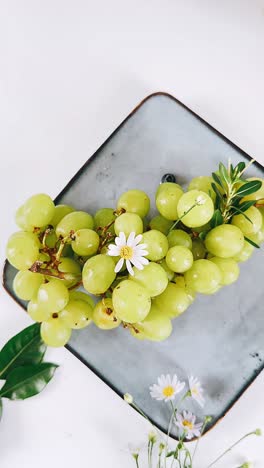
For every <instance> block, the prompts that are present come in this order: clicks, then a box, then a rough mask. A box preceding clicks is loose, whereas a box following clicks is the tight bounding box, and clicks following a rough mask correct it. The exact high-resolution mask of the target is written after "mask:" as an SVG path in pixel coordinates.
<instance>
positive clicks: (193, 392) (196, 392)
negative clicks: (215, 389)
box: [191, 387, 199, 395]
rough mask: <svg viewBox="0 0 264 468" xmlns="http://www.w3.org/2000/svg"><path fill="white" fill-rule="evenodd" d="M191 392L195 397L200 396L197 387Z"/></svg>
mask: <svg viewBox="0 0 264 468" xmlns="http://www.w3.org/2000/svg"><path fill="white" fill-rule="evenodd" d="M191 392H192V394H193V395H199V392H198V390H197V388H196V387H193V388H192V389H191Z"/></svg>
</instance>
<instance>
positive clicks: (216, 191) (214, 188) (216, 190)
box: [211, 182, 223, 200]
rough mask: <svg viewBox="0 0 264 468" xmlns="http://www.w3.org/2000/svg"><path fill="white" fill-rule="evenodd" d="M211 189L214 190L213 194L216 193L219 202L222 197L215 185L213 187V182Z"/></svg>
mask: <svg viewBox="0 0 264 468" xmlns="http://www.w3.org/2000/svg"><path fill="white" fill-rule="evenodd" d="M211 185H212V189H213V190H214V192H215V193H216V195H217V196H218V197H219V199H220V200H221V199H222V198H223V195H222V194H221V192H220V190H219V188H218V187H217V185H215V183H214V182H212V184H211Z"/></svg>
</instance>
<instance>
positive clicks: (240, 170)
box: [235, 161, 246, 177]
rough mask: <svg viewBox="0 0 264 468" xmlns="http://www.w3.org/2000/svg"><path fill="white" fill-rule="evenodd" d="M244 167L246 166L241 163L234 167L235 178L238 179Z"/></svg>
mask: <svg viewBox="0 0 264 468" xmlns="http://www.w3.org/2000/svg"><path fill="white" fill-rule="evenodd" d="M245 167H246V164H245V163H244V162H242V161H241V162H240V163H238V165H237V166H236V167H235V175H236V177H240V175H241V172H243V171H244V169H245Z"/></svg>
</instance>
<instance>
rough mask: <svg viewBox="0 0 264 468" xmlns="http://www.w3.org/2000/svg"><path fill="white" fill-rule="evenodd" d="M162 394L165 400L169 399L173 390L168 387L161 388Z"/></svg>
mask: <svg viewBox="0 0 264 468" xmlns="http://www.w3.org/2000/svg"><path fill="white" fill-rule="evenodd" d="M162 393H163V395H164V396H165V397H166V398H168V397H171V396H172V395H173V394H174V388H173V387H172V386H171V385H168V387H164V388H163V390H162Z"/></svg>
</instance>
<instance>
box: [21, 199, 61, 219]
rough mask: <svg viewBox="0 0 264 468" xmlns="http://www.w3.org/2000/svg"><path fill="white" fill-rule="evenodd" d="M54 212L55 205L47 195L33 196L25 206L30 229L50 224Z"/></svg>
mask: <svg viewBox="0 0 264 468" xmlns="http://www.w3.org/2000/svg"><path fill="white" fill-rule="evenodd" d="M54 211H55V206H54V203H53V201H52V199H51V198H50V197H49V195H46V194H45V193H39V194H37V195H33V196H32V197H30V198H29V199H28V200H27V201H26V202H25V203H24V205H23V214H24V220H25V223H26V224H27V226H28V227H29V226H37V227H42V226H46V225H47V224H49V223H50V221H51V219H52V217H53V215H54Z"/></svg>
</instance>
